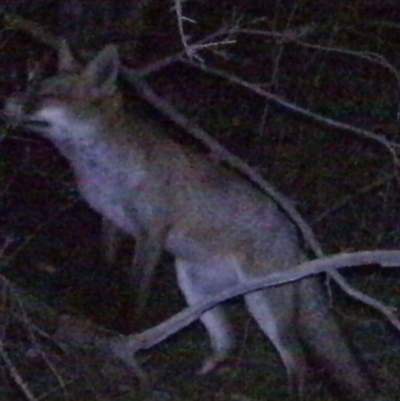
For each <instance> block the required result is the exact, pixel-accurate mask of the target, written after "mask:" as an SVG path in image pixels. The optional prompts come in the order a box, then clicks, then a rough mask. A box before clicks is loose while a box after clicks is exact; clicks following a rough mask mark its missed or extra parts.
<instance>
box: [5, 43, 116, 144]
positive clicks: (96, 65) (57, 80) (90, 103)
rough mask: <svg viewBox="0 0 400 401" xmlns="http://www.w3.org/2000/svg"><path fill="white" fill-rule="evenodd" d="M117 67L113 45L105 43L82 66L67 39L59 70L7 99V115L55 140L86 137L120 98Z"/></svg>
mask: <svg viewBox="0 0 400 401" xmlns="http://www.w3.org/2000/svg"><path fill="white" fill-rule="evenodd" d="M118 68H119V59H118V53H117V49H116V47H115V46H114V45H108V46H106V47H105V48H104V49H103V50H102V51H101V52H100V53H98V54H97V56H96V57H95V58H94V59H93V60H92V61H90V62H89V63H88V64H87V65H86V66H84V67H82V66H81V65H80V64H79V63H78V62H77V61H76V60H75V59H74V58H73V56H72V54H71V52H70V50H69V48H68V46H67V44H66V43H65V42H64V43H63V44H62V45H61V47H60V49H59V54H58V73H57V74H56V75H55V76H54V77H51V78H48V79H45V80H43V81H42V82H38V83H33V84H32V85H31V87H30V88H29V89H28V91H27V92H26V93H24V94H15V95H12V96H11V97H10V98H9V99H8V100H7V101H6V104H5V110H4V114H5V116H6V118H7V120H9V121H10V122H11V123H13V124H17V125H22V126H24V127H26V128H28V129H30V130H33V131H35V132H38V133H40V134H42V135H43V136H45V137H48V139H51V140H53V141H55V142H59V141H61V142H63V141H71V140H79V139H84V138H83V137H82V138H80V137H81V136H84V135H85V132H86V131H87V130H88V129H89V127H91V128H94V127H96V126H97V125H98V126H100V119H101V118H104V117H105V113H104V112H105V111H110V109H112V107H110V105H111V106H112V104H113V102H114V103H115V101H116V98H118V97H119V95H118V92H117V89H116V80H117V75H118ZM92 131H95V130H92ZM74 136H79V137H78V138H76V137H75V138H74Z"/></svg>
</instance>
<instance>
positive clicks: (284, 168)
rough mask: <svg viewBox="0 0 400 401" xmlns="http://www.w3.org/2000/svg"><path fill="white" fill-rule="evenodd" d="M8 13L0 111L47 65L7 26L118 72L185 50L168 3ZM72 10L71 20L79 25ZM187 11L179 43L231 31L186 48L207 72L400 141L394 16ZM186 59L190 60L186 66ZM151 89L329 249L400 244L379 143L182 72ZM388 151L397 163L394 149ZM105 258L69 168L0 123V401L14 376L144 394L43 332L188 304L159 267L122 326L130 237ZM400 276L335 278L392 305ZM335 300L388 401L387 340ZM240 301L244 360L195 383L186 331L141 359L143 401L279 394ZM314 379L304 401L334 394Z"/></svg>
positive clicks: (156, 314) (51, 391) (65, 390)
mask: <svg viewBox="0 0 400 401" xmlns="http://www.w3.org/2000/svg"><path fill="white" fill-rule="evenodd" d="M7 3H9V4H7ZM3 4H4V5H2V6H1V8H0V12H1V17H2V18H3V19H2V20H0V27H1V29H0V91H1V93H0V95H1V99H4V98H5V97H6V96H7V95H8V94H9V93H11V92H12V91H15V90H18V89H21V88H23V87H24V86H25V85H26V80H27V75H28V69H29V68H30V67H31V66H32V65H33V64H34V62H35V61H36V60H39V59H41V58H43V56H46V57H47V59H48V62H47V68H48V72H49V73H51V70H54V68H55V64H54V63H55V60H56V57H55V51H54V49H51V48H50V47H49V46H48V45H47V44H46V39H45V37H41V36H40V35H36V36H35V35H33V34H32V32H31V33H30V30H29V29H28V28H27V29H25V30H24V29H10V25H9V18H12V15H14V16H15V15H17V16H18V17H23V18H25V21H33V22H35V23H37V24H38V26H41V27H42V28H43V30H44V32H45V33H46V34H48V35H54V37H56V36H57V35H58V36H63V37H65V38H66V39H67V40H68V41H69V42H70V43H71V45H72V48H73V49H74V50H75V51H76V52H77V54H78V55H79V56H80V57H81V58H82V59H85V58H88V54H89V55H90V54H91V52H93V51H98V50H99V49H101V48H102V47H103V46H104V45H105V44H106V43H109V42H114V43H116V44H117V45H118V47H119V51H120V54H121V58H122V60H123V62H124V64H125V65H126V66H130V67H132V68H135V69H137V70H141V69H143V68H145V67H147V66H149V65H152V64H153V63H155V62H157V61H158V60H161V59H164V58H165V57H167V56H171V55H175V54H176V53H178V52H180V51H182V40H181V37H180V35H179V30H178V24H177V17H176V14H175V12H174V11H172V8H171V7H172V6H173V3H172V2H165V1H159V0H153V1H145V0H142V1H141V2H135V1H131V2H129V1H125V2H113V1H102V2H99V3H98V2H88V1H86V2H85V1H84V0H81V1H79V0H75V1H72V0H70V1H46V0H41V1H23V0H22V1H19V2H15V1H13V0H10V1H8V2H7V1H4V2H3ZM63 7H64V8H63ZM68 7H70V8H68ZM79 7H81V8H82V10H83V12H82V13H81V14H79V13H75V14H74V11H76V10H79ZM68 10H70V11H71V12H68ZM183 15H184V16H186V17H190V18H192V19H195V20H196V22H197V23H196V24H190V23H187V22H184V28H185V31H186V34H187V35H189V37H190V41H189V42H190V43H195V42H196V41H199V40H202V39H204V38H205V37H206V36H207V35H211V34H212V33H214V32H216V31H218V30H219V29H221V27H222V26H225V27H226V26H236V28H237V31H236V32H234V33H232V35H230V36H229V37H228V38H226V37H222V38H217V39H216V42H221V41H223V39H229V40H234V41H235V42H234V43H226V44H224V43H223V42H222V43H220V44H219V45H216V46H212V47H209V48H206V49H203V50H198V51H197V53H196V56H198V57H200V58H201V59H202V60H203V61H202V62H204V63H205V65H206V66H213V67H217V68H219V69H220V70H223V71H225V73H226V75H227V76H228V77H229V76H232V75H238V76H240V77H241V78H242V79H243V80H244V81H248V82H251V83H253V84H255V85H257V86H259V87H260V88H262V89H264V90H265V91H267V92H270V93H274V94H276V95H278V96H280V97H281V98H283V99H285V100H286V101H288V102H290V103H292V104H295V105H297V106H298V107H300V108H303V109H306V110H309V111H312V112H313V113H317V114H318V115H320V116H323V117H327V118H329V119H332V120H334V121H340V122H343V123H346V124H349V125H351V126H352V127H354V128H360V129H363V130H366V131H368V132H373V133H375V134H376V135H378V136H381V137H385V138H386V139H387V140H388V141H391V143H392V144H395V143H400V133H399V123H398V116H399V114H398V113H399V90H400V79H399V78H400V74H399V68H400V53H399V45H398V43H399V39H400V23H399V22H398V21H400V19H399V17H400V3H398V2H396V1H392V0H382V1H381V2H374V1H335V2H332V1H328V0H320V1H305V0H303V1H288V0H282V1H276V2H261V1H256V0H254V1H241V0H235V1H222V2H215V1H214V2H211V1H207V0H204V1H194V0H193V1H187V2H186V3H184V4H183ZM241 30H243V31H241ZM246 30H247V31H246ZM249 30H252V31H251V32H250V31H249ZM372 53H374V54H375V55H372ZM377 55H379V56H381V57H383V58H382V59H378V57H377ZM194 63H199V61H196V58H195V59H194ZM385 63H386V65H385ZM146 80H147V81H148V82H149V83H150V84H151V86H152V87H153V88H154V90H155V92H156V93H157V94H159V95H160V96H161V97H163V98H164V99H165V100H166V101H168V102H169V103H170V104H171V105H172V106H174V107H175V108H176V109H178V110H179V111H180V112H182V113H183V114H185V115H187V116H188V117H190V118H191V119H192V121H193V122H195V123H196V124H198V125H200V126H201V127H202V128H204V129H205V130H206V131H207V132H208V133H209V134H211V135H212V136H213V137H214V138H215V139H217V140H218V141H220V143H221V144H222V145H223V146H225V147H226V148H227V149H229V150H230V151H231V152H232V153H234V154H235V155H237V156H239V157H241V158H242V159H243V160H244V161H246V162H247V163H248V164H249V165H251V166H253V167H254V168H256V169H257V170H258V171H259V172H260V173H261V174H262V175H263V176H264V177H265V178H266V179H267V180H268V181H270V182H271V183H273V184H274V185H275V186H276V187H277V188H278V189H279V190H280V191H282V192H283V193H285V194H286V195H287V196H288V197H290V198H291V199H292V201H293V203H294V204H295V205H296V207H297V208H298V210H299V211H300V212H301V213H302V215H303V216H304V218H305V219H306V221H307V222H309V223H310V224H311V226H312V228H313V229H314V230H315V233H316V236H317V238H318V239H319V240H320V242H321V244H322V246H323V249H324V251H325V252H326V253H327V254H329V253H337V252H341V251H353V250H366V249H397V248H398V245H399V243H400V219H399V207H400V206H399V205H400V202H399V201H400V197H399V179H398V161H397V160H395V158H394V157H393V154H391V153H390V152H389V151H388V148H387V147H385V146H383V145H382V143H379V142H378V141H377V140H375V139H371V138H367V137H366V136H365V135H363V134H356V133H355V132H354V131H352V130H351V129H340V128H336V127H334V126H332V124H331V123H329V121H325V122H321V121H316V120H315V119H314V118H313V117H310V116H306V115H304V113H301V112H293V111H291V110H289V109H288V108H286V107H284V106H282V105H279V104H277V103H276V102H273V101H269V100H267V99H266V98H263V97H261V96H259V95H257V94H255V93H254V92H252V91H250V90H248V89H246V88H244V87H242V86H240V85H237V84H234V83H231V82H229V81H228V80H227V79H223V78H221V77H217V76H215V75H213V74H207V73H203V72H201V71H200V70H198V69H196V68H195V67H194V66H191V65H188V64H183V63H181V62H179V61H174V62H171V63H169V64H168V65H166V66H165V67H164V68H160V69H158V70H157V71H156V72H154V73H152V74H149V75H148V76H146ZM121 85H122V86H123V89H124V92H125V94H126V97H127V102H128V104H131V105H133V104H137V103H142V100H141V99H140V96H139V95H138V94H136V93H135V92H134V90H133V89H132V87H131V86H130V85H129V84H128V83H127V82H125V81H123V80H121ZM139 107H142V108H143V113H148V114H149V117H150V118H154V119H156V120H158V121H159V122H160V124H164V125H165V126H166V128H167V129H168V130H169V132H171V135H175V136H176V139H177V140H181V141H188V142H191V141H190V140H189V139H188V134H186V133H185V132H184V131H183V130H182V129H181V128H177V127H176V126H175V124H174V123H173V122H171V121H168V119H167V118H166V117H165V116H161V115H160V113H159V112H158V111H156V110H154V109H153V108H152V107H151V106H149V105H143V104H140V105H139ZM392 149H394V151H395V152H396V151H397V152H398V149H399V148H398V145H397V147H396V146H394V145H393V148H392ZM101 248H102V246H101V244H100V218H99V216H97V215H96V214H95V213H94V212H93V211H91V210H90V209H89V208H88V207H87V206H86V205H85V204H84V203H83V202H82V201H81V200H80V199H79V196H78V195H77V193H76V190H75V187H74V184H73V177H72V175H71V172H70V170H69V168H68V166H67V164H66V162H65V161H64V160H63V159H62V158H61V157H60V156H59V155H58V153H57V152H56V151H55V149H54V148H52V146H51V145H50V144H48V143H47V142H45V141H43V140H40V139H38V138H37V137H36V136H31V135H30V134H29V133H26V132H20V131H19V132H16V131H11V130H9V129H8V128H6V127H5V125H0V277H1V280H0V282H1V286H2V289H1V297H0V340H1V342H2V344H3V345H2V349H0V351H1V355H0V399H2V400H17V399H26V397H27V394H26V393H25V394H23V391H21V385H19V384H18V383H15V376H13V375H12V374H10V369H11V367H13V368H14V369H16V370H17V371H18V374H19V377H21V378H22V379H23V383H24V385H25V386H26V387H27V388H28V389H29V393H31V394H34V396H35V397H36V398H33V399H37V400H39V399H40V400H49V401H50V400H59V399H65V400H93V399H99V400H114V399H115V400H117V399H118V400H130V399H132V400H134V399H141V395H140V393H137V392H136V391H135V389H136V387H137V386H136V382H135V379H134V378H132V377H130V376H129V374H128V373H127V372H123V373H121V371H120V370H116V371H114V370H112V369H111V368H107V364H106V363H104V361H103V360H102V359H101V358H100V359H96V357H95V356H93V355H91V354H90V352H89V354H88V351H90V349H89V350H88V348H90V347H86V348H85V347H83V348H82V349H69V350H68V351H65V350H62V349H60V348H59V346H58V345H57V344H56V343H55V342H54V340H52V337H51V336H53V335H54V333H55V332H57V333H58V334H59V337H56V339H58V340H60V339H61V340H62V339H63V336H62V333H61V334H60V332H62V326H61V324H60V318H59V317H58V316H59V315H61V316H62V317H64V318H65V316H69V315H72V316H79V317H80V318H82V319H90V320H91V321H92V322H95V324H96V325H101V326H104V327H107V328H109V329H111V330H115V331H120V332H124V333H126V332H131V331H140V330H141V329H143V328H145V327H150V326H151V325H153V324H155V323H156V322H159V321H161V320H163V319H165V318H166V317H167V316H170V315H171V314H173V313H175V312H177V311H179V310H180V309H181V308H182V307H183V306H184V303H183V301H182V299H181V297H180V295H179V293H178V291H177V289H176V285H175V277H174V273H173V266H172V262H171V261H170V260H169V259H168V256H167V255H166V257H165V260H164V261H163V263H162V266H160V268H159V269H158V272H157V279H156V280H155V283H154V285H153V287H152V295H151V300H150V304H149V307H148V312H147V313H146V314H145V317H144V318H143V319H141V320H140V321H132V319H130V314H131V313H132V300H133V293H134V289H132V288H131V287H130V286H129V285H127V279H126V277H127V268H128V266H129V263H130V257H131V253H132V248H133V243H131V242H130V241H128V240H127V241H126V243H125V244H124V246H123V252H121V256H120V260H119V263H118V266H117V267H115V268H114V269H112V270H111V271H110V269H108V268H107V267H106V266H105V265H104V263H103V261H102V258H101V250H102V249H101ZM399 274H400V273H399V271H398V270H397V269H391V270H385V271H383V270H379V269H376V268H368V269H357V270H356V271H352V273H351V274H349V275H348V278H349V280H350V282H351V283H352V284H355V285H356V286H358V287H359V288H361V289H362V290H363V291H365V292H366V293H368V294H371V295H373V296H375V297H377V298H379V299H382V300H384V301H385V302H386V303H387V304H389V305H392V306H399V305H400V298H399V296H398V282H399V281H398V280H399ZM8 280H10V281H8ZM10 282H12V283H13V285H11V284H10ZM17 288H19V289H18V290H17ZM21 288H23V289H24V292H23V293H22V292H21V290H20V289H21ZM28 293H29V294H30V295H29V296H28V295H27V294H28ZM333 294H334V296H333V301H334V302H333V307H334V308H335V309H336V310H337V312H338V315H339V317H340V320H341V321H342V323H343V326H344V327H345V330H346V331H347V332H348V333H350V336H351V337H352V339H353V342H354V343H355V345H356V346H357V349H358V351H359V352H360V353H361V354H363V355H364V359H365V360H366V362H367V363H368V366H369V369H370V371H371V373H372V374H373V375H374V376H375V378H376V379H377V382H378V383H379V385H380V386H382V387H383V388H384V391H385V392H386V393H387V394H388V395H390V396H391V397H392V398H393V399H398V394H400V391H399V390H400V383H399V379H398V374H399V370H400V342H399V336H398V334H396V333H394V332H393V331H392V330H391V329H390V327H389V325H388V324H387V323H386V322H385V321H384V320H383V319H382V318H381V317H380V316H378V315H377V314H375V313H372V312H371V311H370V310H369V309H367V308H364V307H360V305H358V304H356V303H355V302H353V301H351V300H349V298H348V297H345V296H343V295H342V294H341V292H340V291H337V290H336V289H335V288H333ZM238 306H239V305H237V304H236V303H233V305H232V314H233V315H234V316H235V321H236V323H237V324H236V326H237V332H238V344H239V347H238V348H239V349H238V351H237V353H236V354H235V355H234V357H232V359H230V360H229V361H228V363H227V364H226V365H225V366H224V367H223V368H222V369H221V371H219V372H217V373H215V374H211V375H210V376H209V377H207V378H205V379H204V378H203V379H197V378H195V377H194V376H193V373H194V371H195V369H196V368H197V367H198V366H199V363H200V361H201V357H202V355H204V353H205V352H207V338H206V336H205V333H204V332H203V329H202V328H201V326H200V325H198V324H195V325H192V326H191V327H190V328H189V329H188V330H185V331H184V332H182V333H180V334H179V335H178V336H175V337H174V338H173V339H171V340H168V341H167V342H166V343H164V344H162V345H161V346H159V347H157V348H156V349H154V350H151V351H149V352H146V354H144V356H143V360H145V361H146V364H145V366H146V369H147V370H148V371H149V372H150V373H151V376H152V378H153V380H154V382H155V387H156V388H157V389H159V390H158V392H157V393H154V394H153V396H154V397H155V398H154V399H156V398H157V399H162V400H163V399H165V400H167V399H176V400H201V399H213V400H264V399H268V400H275V399H277V400H278V399H283V398H284V397H285V384H286V378H285V373H284V369H283V367H282V366H281V363H280V361H279V358H278V356H277V355H276V353H275V351H274V350H273V349H272V347H271V346H270V345H269V343H268V342H267V341H266V340H265V338H263V336H262V334H261V333H260V332H258V331H257V329H256V328H255V326H253V323H250V321H249V320H248V317H247V315H244V314H243V312H242V310H241V308H240V307H238ZM61 320H62V319H61ZM67 321H69V320H68V319H67ZM57 322H58V323H57ZM79 322H80V320H79V319H77V320H73V323H68V324H71V325H72V324H79ZM82 324H86V320H83V323H82ZM39 328H40V330H41V331H43V332H45V333H48V335H49V337H48V338H46V337H45V336H44V335H43V334H41V333H42V332H39ZM124 375H125V376H126V377H125V376H124ZM121 376H122V378H121ZM124 381H125V382H124ZM316 382H317V385H316V388H315V394H316V396H315V399H324V400H329V399H332V398H329V396H328V395H327V394H328V391H327V390H326V385H325V384H324V380H323V377H321V379H320V380H316ZM318 383H319V384H318ZM317 394H318V395H317ZM24 397H25V398H24ZM396 397H397V398H396Z"/></svg>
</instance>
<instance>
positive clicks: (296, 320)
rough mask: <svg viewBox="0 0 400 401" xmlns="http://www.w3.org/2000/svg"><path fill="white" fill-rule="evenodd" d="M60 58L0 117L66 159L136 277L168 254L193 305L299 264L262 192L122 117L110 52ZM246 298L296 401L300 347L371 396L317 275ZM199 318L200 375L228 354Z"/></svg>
mask: <svg viewBox="0 0 400 401" xmlns="http://www.w3.org/2000/svg"><path fill="white" fill-rule="evenodd" d="M59 57H60V60H59V73H58V74H57V76H55V77H53V78H50V79H48V80H45V81H43V83H42V84H41V85H40V86H38V89H37V90H36V91H34V92H32V93H28V94H25V95H22V96H21V95H19V96H14V97H12V98H10V99H9V101H8V104H7V106H6V113H7V114H8V116H9V117H10V119H14V120H16V121H18V122H19V123H21V124H23V125H25V126H26V127H27V128H30V129H32V130H34V131H36V132H38V133H39V134H40V135H42V136H43V137H45V138H48V139H49V140H50V141H52V142H53V143H54V144H55V146H56V147H57V148H58V149H59V151H60V152H61V153H62V154H63V155H64V156H65V157H66V158H67V159H68V161H69V162H70V164H71V166H72V168H73V171H74V173H75V177H76V182H77V185H78V189H79V192H80V194H81V195H82V197H83V198H84V199H85V200H86V201H87V202H88V203H89V205H91V207H92V208H93V209H95V210H96V211H97V212H98V213H100V214H101V215H102V216H103V217H104V218H106V219H108V220H109V221H111V222H112V223H113V224H114V225H115V226H117V227H118V228H119V229H121V230H122V231H124V232H125V233H127V234H129V235H132V236H134V237H135V239H136V241H137V245H136V252H135V262H134V265H135V268H141V269H143V270H144V271H145V272H146V274H147V275H148V276H150V273H148V272H151V271H152V269H153V268H154V266H155V264H156V263H157V261H158V259H159V257H160V253H161V251H162V250H166V251H168V252H169V253H170V254H172V256H173V257H174V258H175V265H176V274H177V281H178V284H179V286H180V288H181V290H182V292H183V294H184V296H185V298H186V300H187V302H188V303H189V304H194V303H196V302H198V301H201V300H202V299H204V298H205V297H207V296H211V295H213V294H217V293H219V292H221V291H223V290H225V289H227V288H229V287H231V286H234V285H237V284H239V283H240V282H245V281H246V280H249V279H252V278H255V277H263V276H265V275H267V274H269V273H272V272H279V271H284V270H285V269H288V268H290V267H294V266H295V265H297V264H299V263H300V262H301V261H303V260H304V259H305V256H304V254H303V251H302V249H301V247H300V245H299V241H298V237H297V231H296V229H295V227H294V226H293V224H292V222H291V221H290V220H289V219H288V217H287V216H286V215H285V214H284V213H283V212H282V211H281V210H280V209H279V208H278V206H277V205H276V204H275V203H274V202H273V201H272V200H271V199H270V198H269V197H268V196H267V195H265V194H264V193H262V192H261V191H260V190H259V189H257V188H255V187H254V186H253V185H252V184H251V183H249V182H248V181H246V180H245V179H244V178H242V177H241V176H239V175H237V174H235V173H234V172H232V171H230V170H228V169H226V168H224V167H223V166H221V165H219V164H217V163H215V162H212V161H210V160H208V159H207V158H206V157H205V156H203V155H202V154H200V153H198V152H196V151H194V150H192V149H188V148H186V147H184V146H182V145H180V144H179V143H177V142H176V141H174V140H172V139H171V138H170V137H168V136H167V135H166V134H165V132H163V130H162V129H160V128H159V127H158V126H157V125H155V124H153V123H152V121H151V120H149V119H144V118H141V117H139V116H137V115H133V114H129V113H127V112H126V111H125V110H124V107H123V100H122V96H121V94H120V93H119V91H118V89H117V82H116V80H117V74H118V64H119V61H118V55H117V51H116V48H115V47H114V46H107V47H106V48H105V49H103V50H102V51H101V52H100V53H99V54H98V55H97V56H96V57H95V58H94V59H93V60H92V61H91V62H89V63H88V64H87V65H86V66H85V67H83V68H82V67H80V66H79V65H78V64H77V63H76V61H75V60H74V59H73V58H72V56H71V54H70V52H69V50H68V48H66V47H65V46H64V47H63V48H62V49H61V51H60V56H59ZM244 299H245V303H246V307H247V309H248V311H249V312H250V314H251V315H252V316H253V317H254V318H255V320H256V321H257V323H258V325H259V326H260V328H261V329H262V330H263V332H264V333H265V334H266V336H268V337H269V339H270V340H271V342H272V343H273V344H274V346H275V348H276V349H277V351H278V353H279V355H280V357H281V359H282V361H283V363H284V365H285V368H286V371H287V374H288V378H289V388H290V389H291V390H292V391H295V392H297V393H298V394H300V395H301V394H302V393H303V384H304V377H305V372H306V370H307V367H308V359H307V358H306V357H305V354H304V345H306V347H307V348H309V349H310V350H311V351H312V356H313V358H314V359H315V360H317V361H318V362H320V363H322V365H323V366H324V367H325V368H326V369H327V370H328V371H329V372H330V374H331V376H332V379H334V380H335V381H336V383H337V384H338V385H339V387H341V389H342V390H343V391H344V393H345V394H346V396H348V397H349V399H352V400H373V399H375V398H374V395H373V394H374V392H373V389H372V388H371V386H370V384H369V382H368V380H367V379H366V378H365V377H364V374H363V372H362V371H361V370H360V368H359V365H358V363H357V362H356V361H355V360H354V357H353V354H352V353H351V351H350V350H349V348H348V346H347V343H346V341H345V340H344V338H343V337H342V334H341V332H340V330H339V328H338V326H337V323H336V321H335V319H334V316H333V315H332V312H331V311H330V310H329V307H328V302H327V299H326V294H325V289H324V288H323V287H322V286H321V284H320V282H319V281H318V279H317V278H315V277H312V278H307V279H305V280H302V281H301V282H297V283H291V284H289V285H285V286H279V287H276V288H269V289H267V290H264V291H258V292H255V293H251V294H247V295H245V296H244ZM201 321H202V323H203V324H204V325H205V327H206V329H207V331H208V334H209V337H210V340H211V346H212V354H211V356H210V357H208V358H207V359H206V360H205V362H204V364H203V366H202V368H201V373H207V372H209V371H210V370H212V369H213V368H214V367H215V366H216V365H217V364H218V363H219V362H220V361H222V360H224V359H225V358H226V357H227V355H229V352H230V351H231V348H232V347H233V343H234V340H233V337H234V336H233V333H232V330H231V326H230V324H229V322H228V319H227V318H226V315H225V313H224V310H223V306H222V305H219V306H217V307H215V308H214V309H212V310H210V311H208V312H206V313H205V314H204V315H203V316H202V317H201Z"/></svg>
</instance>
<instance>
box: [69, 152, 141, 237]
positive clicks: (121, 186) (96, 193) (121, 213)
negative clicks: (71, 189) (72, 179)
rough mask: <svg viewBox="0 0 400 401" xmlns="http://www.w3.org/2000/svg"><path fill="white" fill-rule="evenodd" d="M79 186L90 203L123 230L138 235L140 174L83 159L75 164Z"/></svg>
mask: <svg viewBox="0 0 400 401" xmlns="http://www.w3.org/2000/svg"><path fill="white" fill-rule="evenodd" d="M75 174H76V180H77V184H78V190H79V193H80V194H81V196H82V197H83V198H84V199H85V200H86V201H87V202H88V203H89V205H90V206H91V207H92V208H93V209H94V210H96V211H97V212H98V213H100V214H101V215H102V216H103V217H106V218H108V219H109V220H111V221H112V222H113V223H114V224H115V225H117V226H118V227H119V228H120V229H122V230H123V231H125V232H127V233H129V234H131V235H134V236H136V235H137V234H138V231H139V222H138V219H137V213H136V208H135V197H136V193H137V192H138V191H139V189H138V187H139V185H140V181H141V178H140V174H137V175H136V176H135V174H129V175H128V174H127V173H124V171H121V169H116V168H113V166H112V165H107V164H103V163H99V162H97V161H96V160H95V161H93V160H90V159H89V160H85V161H80V163H79V165H78V166H75Z"/></svg>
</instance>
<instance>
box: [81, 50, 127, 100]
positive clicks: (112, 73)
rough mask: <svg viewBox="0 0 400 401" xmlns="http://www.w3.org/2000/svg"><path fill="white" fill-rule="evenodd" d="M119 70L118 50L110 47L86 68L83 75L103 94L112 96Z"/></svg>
mask: <svg viewBox="0 0 400 401" xmlns="http://www.w3.org/2000/svg"><path fill="white" fill-rule="evenodd" d="M118 69H119V58H118V51H117V48H116V46H115V45H108V46H106V47H105V48H104V49H103V50H102V51H101V52H100V53H99V54H98V55H97V56H96V57H95V58H94V59H93V60H92V61H91V62H90V63H89V64H88V65H87V66H86V67H85V69H84V70H83V73H82V75H83V76H84V77H86V78H87V80H88V82H89V83H90V84H91V85H93V87H94V88H96V89H98V90H99V91H101V93H102V94H111V93H113V91H114V89H115V84H116V80H117V76H118Z"/></svg>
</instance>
